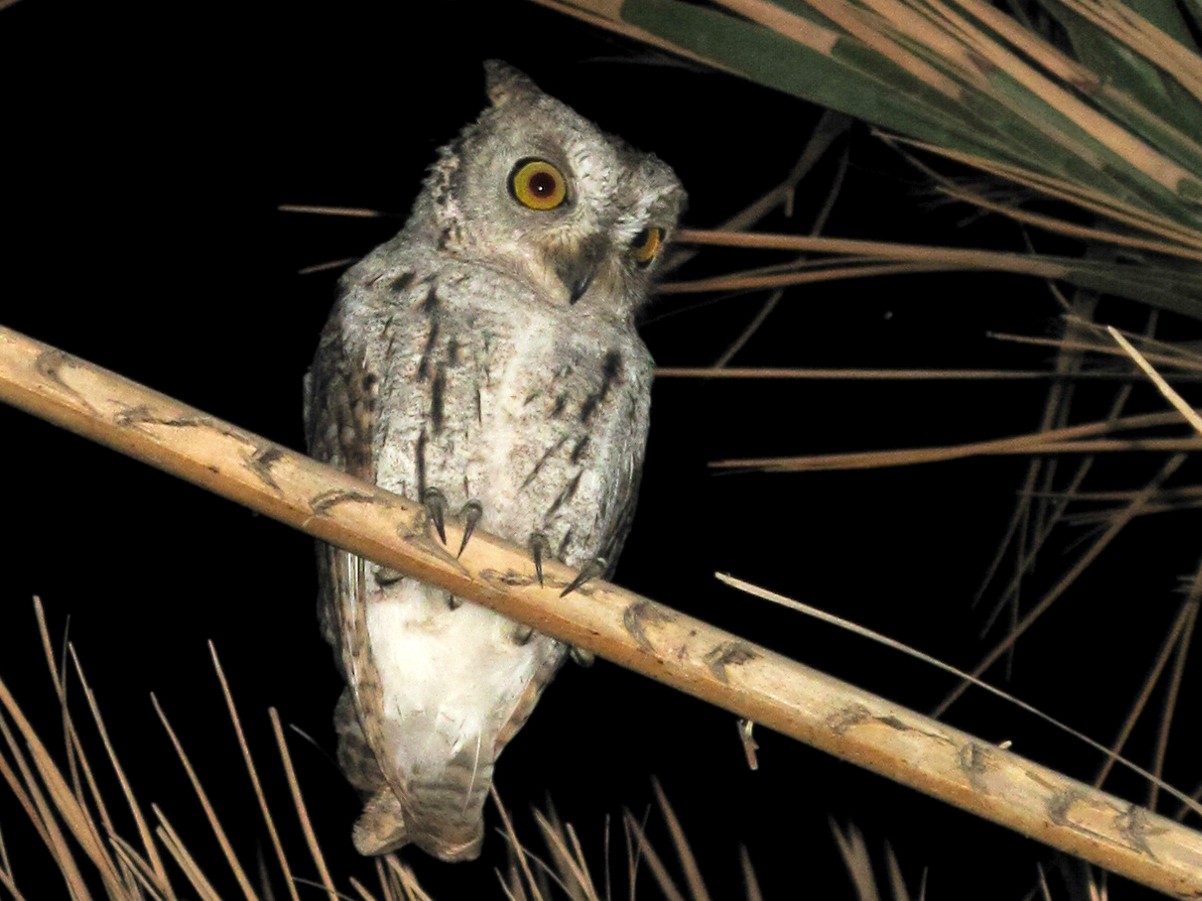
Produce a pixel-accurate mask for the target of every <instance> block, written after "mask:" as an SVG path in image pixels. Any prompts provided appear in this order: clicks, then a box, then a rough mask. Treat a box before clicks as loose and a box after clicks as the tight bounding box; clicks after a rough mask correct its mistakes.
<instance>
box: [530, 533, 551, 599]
mask: <svg viewBox="0 0 1202 901" xmlns="http://www.w3.org/2000/svg"><path fill="white" fill-rule="evenodd" d="M530 556H531V557H533V558H534V571H535V572H536V573H538V585H539V587H540V588H541V587H542V586H543V561H544V560H546V559H547V558H548V557H550V556H551V540H550V539H549V538H547V536H546V535H545V534H543V533H542V532H533V533H531V535H530Z"/></svg>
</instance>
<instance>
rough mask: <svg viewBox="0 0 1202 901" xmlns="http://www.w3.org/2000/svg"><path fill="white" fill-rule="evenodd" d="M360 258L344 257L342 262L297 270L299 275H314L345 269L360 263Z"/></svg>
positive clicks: (328, 261) (325, 263) (329, 262)
mask: <svg viewBox="0 0 1202 901" xmlns="http://www.w3.org/2000/svg"><path fill="white" fill-rule="evenodd" d="M358 259H359V258H358V257H343V258H342V259H340V260H327V261H326V262H324V263H314V264H312V265H311V266H302V267H301V268H300V269H297V270H296V274H297V275H314V274H316V273H318V272H329V271H330V270H331V269H345V268H346V267H347V266H349V265H351V264H352V263H355V262H357V261H358Z"/></svg>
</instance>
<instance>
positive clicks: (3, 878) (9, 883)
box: [0, 870, 25, 901]
mask: <svg viewBox="0 0 1202 901" xmlns="http://www.w3.org/2000/svg"><path fill="white" fill-rule="evenodd" d="M0 885H2V886H4V887H5V888H6V889H8V893H9V894H10V895H12V896H13V901H25V896H24V895H22V894H21V893H20V892H19V891H18V890H17V884H16V883H15V882H13V879H12V876H11V875H10V874H9V873H8V872H5V871H4V870H0Z"/></svg>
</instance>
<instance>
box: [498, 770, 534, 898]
mask: <svg viewBox="0 0 1202 901" xmlns="http://www.w3.org/2000/svg"><path fill="white" fill-rule="evenodd" d="M488 793H489V795H491V796H492V802H493V804H495V805H496V807H497V812H498V813H499V814H500V815H501V823H502V824H503V825H504V827H505V837H506V838H507V839H508V840H509V847H510V849H511V850H512V851H513V854H514V856H515V857H516V858H517V862H518V866H520V867H521V870H522V875H523V876H524V877H525V879H526V887H527V888H529V889H530V894H531V895H532V896H533V897H534V899H535V901H543V896H542V894H541V893H540V892H539V890H538V882H537V881H536V880H535V878H534V873H533V872H532V871H531V869H530V861H529V860H528V859H527V856H526V849H525V847H524V846H523V845H522V843H521V842H520V841H519V840H518V836H517V833H516V832H514V830H513V822H512V821H511V820H510V819H509V811H507V810H506V809H505V805H504V804H502V803H501V796H500V795H499V794H497V787H496V786H495V785H490V786H489V788H488Z"/></svg>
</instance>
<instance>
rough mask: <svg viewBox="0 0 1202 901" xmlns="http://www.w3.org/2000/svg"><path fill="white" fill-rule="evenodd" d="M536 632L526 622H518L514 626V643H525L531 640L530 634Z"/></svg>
mask: <svg viewBox="0 0 1202 901" xmlns="http://www.w3.org/2000/svg"><path fill="white" fill-rule="evenodd" d="M533 634H534V630H533V629H531V628H530V627H529V626H527V625H526V624H525V623H518V624H517V625H515V626H514V627H513V643H514V644H525V643H526V642H528V641H529V640H530V636H531V635H533Z"/></svg>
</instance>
